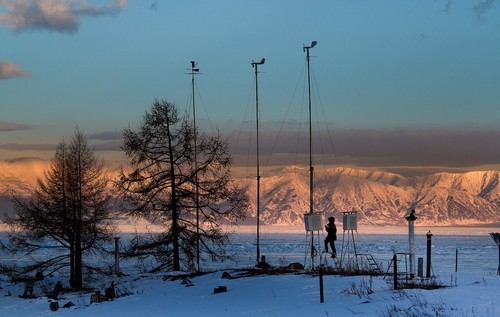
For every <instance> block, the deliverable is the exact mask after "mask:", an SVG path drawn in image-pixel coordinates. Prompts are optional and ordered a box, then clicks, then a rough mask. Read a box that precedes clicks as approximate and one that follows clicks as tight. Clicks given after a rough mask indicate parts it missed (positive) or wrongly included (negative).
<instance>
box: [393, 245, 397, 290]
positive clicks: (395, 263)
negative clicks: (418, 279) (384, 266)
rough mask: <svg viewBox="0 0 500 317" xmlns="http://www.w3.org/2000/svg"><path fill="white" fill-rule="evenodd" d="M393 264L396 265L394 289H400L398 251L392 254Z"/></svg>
mask: <svg viewBox="0 0 500 317" xmlns="http://www.w3.org/2000/svg"><path fill="white" fill-rule="evenodd" d="M392 264H393V266H394V289H398V256H397V255H396V253H394V255H393V256H392Z"/></svg>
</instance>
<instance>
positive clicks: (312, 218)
mask: <svg viewBox="0 0 500 317" xmlns="http://www.w3.org/2000/svg"><path fill="white" fill-rule="evenodd" d="M316 44H318V42H317V41H312V42H311V45H310V46H307V45H304V47H303V51H304V52H306V62H307V88H308V106H309V212H308V213H306V214H304V224H305V227H306V232H311V243H310V248H311V253H310V256H311V267H312V268H313V269H314V257H315V255H316V252H317V250H316V249H315V248H314V231H317V232H318V242H319V231H320V230H322V229H323V224H322V214H323V213H322V212H314V206H313V204H314V198H313V193H314V166H313V145H312V111H311V110H312V105H311V67H310V60H311V57H310V54H309V50H310V49H311V48H313V47H315V46H316Z"/></svg>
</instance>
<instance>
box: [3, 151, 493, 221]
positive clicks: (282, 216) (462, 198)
mask: <svg viewBox="0 0 500 317" xmlns="http://www.w3.org/2000/svg"><path fill="white" fill-rule="evenodd" d="M47 166H48V165H47V162H45V161H38V160H34V161H32V160H31V161H25V162H0V214H4V213H6V212H9V211H10V210H11V207H12V206H11V204H10V201H9V195H10V193H11V192H12V190H16V191H17V192H21V193H24V194H26V193H27V192H28V189H29V188H30V187H32V186H34V185H35V182H36V178H37V177H40V176H42V175H43V170H44V169H45V168H46V167H47ZM499 174H500V172H498V171H477V172H468V173H463V174H453V173H437V174H432V175H428V176H418V177H405V176H402V175H398V174H392V173H386V172H380V171H365V170H357V169H352V168H342V167H338V168H331V169H319V168H318V169H317V170H316V171H315V175H314V211H322V212H324V213H325V216H326V217H329V216H330V215H333V216H336V217H337V218H338V219H339V220H340V219H342V217H341V216H342V212H344V211H353V210H355V211H358V222H359V223H361V224H371V225H405V224H406V220H405V216H406V215H407V214H408V213H409V210H411V209H415V211H416V215H417V217H418V220H417V221H418V224H419V225H429V226H431V225H439V226H449V225H499V224H500V212H499V210H500V187H499V176H500V175H499ZM238 183H239V184H240V185H241V186H243V187H244V189H245V190H246V191H247V193H248V196H249V198H250V202H249V210H248V216H249V217H248V219H247V220H246V221H245V223H248V224H253V223H255V218H254V217H255V215H256V201H255V200H256V199H255V197H256V180H255V178H254V177H253V178H241V179H238ZM308 211H309V170H308V168H300V167H285V168H281V169H278V170H274V171H273V172H272V173H269V175H265V176H262V177H261V216H260V220H261V223H262V224H266V225H302V224H303V215H304V213H307V212H308Z"/></svg>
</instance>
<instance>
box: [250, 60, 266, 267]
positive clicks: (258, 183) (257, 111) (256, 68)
mask: <svg viewBox="0 0 500 317" xmlns="http://www.w3.org/2000/svg"><path fill="white" fill-rule="evenodd" d="M265 61H266V59H265V58H262V59H261V60H260V62H254V61H253V60H252V67H253V68H254V69H255V121H256V124H257V263H259V262H260V159H259V157H260V154H259V82H258V79H257V78H258V76H257V74H258V73H259V72H258V66H259V65H263V64H264V63H265Z"/></svg>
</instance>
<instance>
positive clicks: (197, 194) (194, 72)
mask: <svg viewBox="0 0 500 317" xmlns="http://www.w3.org/2000/svg"><path fill="white" fill-rule="evenodd" d="M196 64H197V63H196V62H195V61H191V73H189V74H190V75H191V88H192V94H193V134H194V137H193V139H194V140H193V143H194V171H195V173H194V183H195V205H196V267H197V269H198V271H199V270H200V192H199V187H198V144H197V140H196V137H197V131H196V106H195V98H194V95H195V94H194V76H195V75H197V74H199V72H200V69H199V68H197V67H196Z"/></svg>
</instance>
